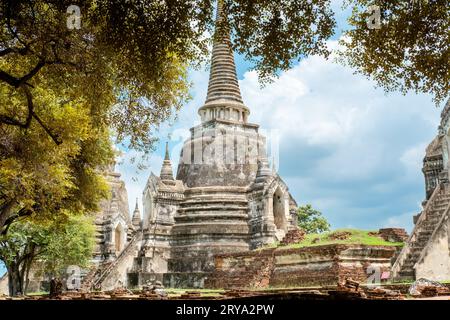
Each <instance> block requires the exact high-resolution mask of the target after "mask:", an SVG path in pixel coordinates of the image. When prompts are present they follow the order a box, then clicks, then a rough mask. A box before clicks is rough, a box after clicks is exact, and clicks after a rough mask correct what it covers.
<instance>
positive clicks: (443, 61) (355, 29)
mask: <svg viewBox="0 0 450 320" xmlns="http://www.w3.org/2000/svg"><path fill="white" fill-rule="evenodd" d="M346 2H347V5H348V6H353V12H352V16H351V17H350V19H349V23H350V25H351V28H350V29H349V30H347V31H346V32H345V33H344V35H345V38H344V40H343V41H341V43H342V44H343V46H344V48H345V50H343V52H342V53H341V59H342V61H345V62H347V63H348V64H349V65H350V66H352V67H354V68H355V69H356V70H357V71H358V72H360V73H362V74H364V75H366V76H368V77H371V78H373V79H374V80H375V81H376V82H377V83H378V85H379V86H381V87H383V88H385V89H386V90H401V91H403V92H407V91H408V90H414V91H415V92H423V93H430V94H432V95H433V96H434V98H435V100H436V102H437V103H438V102H441V101H443V100H444V99H445V98H446V97H448V95H449V85H450V64H449V61H450V32H449V30H450V9H449V4H448V1H447V0H436V1H428V0H415V1H411V0H397V1H384V0H347V1H346ZM370 5H376V6H378V7H379V8H380V13H381V26H380V28H379V29H369V28H368V26H367V21H366V20H367V18H369V16H371V15H372V14H373V12H372V11H371V10H368V7H369V6H370Z"/></svg>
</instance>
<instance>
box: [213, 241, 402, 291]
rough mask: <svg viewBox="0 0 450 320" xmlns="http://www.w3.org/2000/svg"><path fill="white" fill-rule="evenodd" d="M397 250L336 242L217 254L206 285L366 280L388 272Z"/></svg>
mask: <svg viewBox="0 0 450 320" xmlns="http://www.w3.org/2000/svg"><path fill="white" fill-rule="evenodd" d="M395 251H396V247H393V246H366V245H342V244H337V245H336V244H334V245H324V246H314V247H305V248H270V249H264V250H255V251H250V252H244V253H233V254H224V255H218V256H216V257H215V263H216V265H215V266H216V269H215V272H214V273H213V274H212V276H211V277H209V278H208V279H207V280H206V281H205V287H206V288H224V289H230V288H267V287H294V286H297V287H307V286H329V285H336V284H337V283H338V282H342V281H344V280H345V279H346V278H352V279H353V280H356V281H358V282H362V283H363V282H366V281H367V280H368V277H369V276H370V275H371V274H374V272H379V274H380V275H381V274H383V273H386V272H389V271H390V266H391V258H392V256H393V255H394V253H395ZM370 267H372V269H370ZM368 268H369V269H368Z"/></svg>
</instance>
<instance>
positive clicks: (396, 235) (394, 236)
mask: <svg viewBox="0 0 450 320" xmlns="http://www.w3.org/2000/svg"><path fill="white" fill-rule="evenodd" d="M378 234H379V236H380V237H381V238H383V239H384V240H386V241H391V242H405V241H406V240H408V233H407V232H406V230H405V229H402V228H384V229H380V230H378Z"/></svg>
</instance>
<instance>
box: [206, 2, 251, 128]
mask: <svg viewBox="0 0 450 320" xmlns="http://www.w3.org/2000/svg"><path fill="white" fill-rule="evenodd" d="M198 112H199V114H200V116H201V118H202V122H204V121H209V120H214V119H221V120H229V121H235V122H243V123H246V122H247V118H248V115H249V114H250V111H249V109H248V108H247V107H246V106H245V105H244V103H243V101H242V97H241V90H240V88H239V83H238V79H237V74H236V65H235V63H234V57H233V51H232V47H231V41H230V28H229V26H228V21H227V15H226V13H225V11H224V8H223V1H222V0H218V2H217V16H216V25H215V34H214V43H213V50H212V58H211V70H210V74H209V84H208V94H207V96H206V101H205V104H204V105H203V106H202V107H201V108H200V109H199V111H198Z"/></svg>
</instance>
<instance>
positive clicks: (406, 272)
mask: <svg viewBox="0 0 450 320" xmlns="http://www.w3.org/2000/svg"><path fill="white" fill-rule="evenodd" d="M449 205H450V193H449V192H448V190H447V188H446V187H444V185H440V186H438V187H436V189H435V191H434V192H433V194H432V196H431V197H430V199H429V200H428V202H427V204H426V206H425V208H424V210H423V211H422V213H421V214H420V216H419V217H418V220H417V222H416V224H415V226H414V230H413V232H412V233H411V236H410V237H409V239H408V241H407V242H406V244H405V246H404V247H403V249H402V251H401V252H400V254H399V256H398V258H397V260H396V261H395V263H394V265H393V267H392V278H393V280H394V281H404V280H415V270H414V266H415V264H416V262H417V260H418V259H419V257H420V254H421V253H422V250H423V249H424V248H425V246H426V245H427V243H428V241H429V240H430V238H431V235H432V234H433V231H434V230H435V229H436V227H437V225H438V223H439V221H440V219H441V217H442V215H443V214H444V213H445V212H446V210H447V208H448V207H449Z"/></svg>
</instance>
